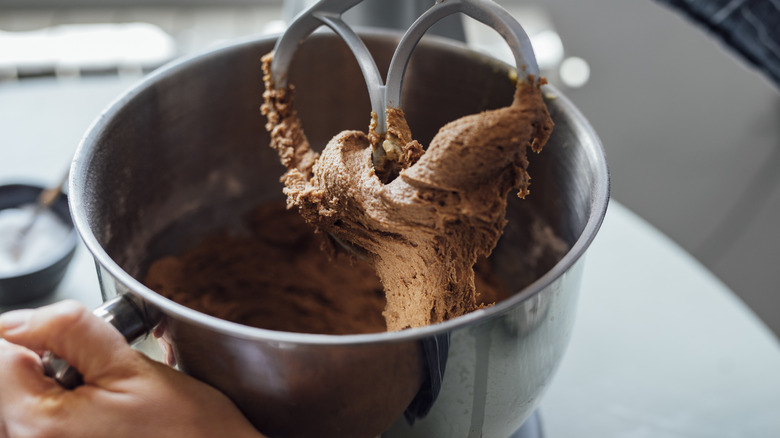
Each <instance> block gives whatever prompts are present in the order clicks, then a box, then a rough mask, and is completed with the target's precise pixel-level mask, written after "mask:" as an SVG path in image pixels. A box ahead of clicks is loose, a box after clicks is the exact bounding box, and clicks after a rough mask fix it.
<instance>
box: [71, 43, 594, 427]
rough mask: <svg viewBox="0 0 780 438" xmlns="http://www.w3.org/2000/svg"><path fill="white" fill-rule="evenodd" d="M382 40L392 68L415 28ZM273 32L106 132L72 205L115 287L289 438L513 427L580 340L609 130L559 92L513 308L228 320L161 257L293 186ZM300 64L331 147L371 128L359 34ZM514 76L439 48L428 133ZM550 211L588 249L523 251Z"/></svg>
mask: <svg viewBox="0 0 780 438" xmlns="http://www.w3.org/2000/svg"><path fill="white" fill-rule="evenodd" d="M364 37H365V39H366V42H367V45H368V47H369V48H370V49H371V50H372V52H373V53H374V54H375V56H376V58H377V60H378V61H377V63H378V65H379V68H380V69H381V70H385V68H386V65H387V62H388V61H389V56H390V55H391V54H392V51H393V49H394V47H395V44H396V42H397V39H398V36H397V35H395V34H390V33H368V34H364ZM273 42H274V39H272V38H259V39H253V40H249V41H245V42H239V43H235V44H232V45H230V46H227V47H224V48H219V49H215V50H213V51H211V52H208V53H205V54H203V55H200V56H196V57H193V58H189V59H185V60H182V61H179V62H176V63H174V64H172V65H170V66H167V67H165V68H163V69H161V70H159V71H157V72H156V73H154V74H152V75H150V76H149V77H148V78H147V79H146V80H144V81H143V82H142V83H141V84H140V85H138V86H137V87H135V88H134V89H132V90H131V91H129V92H128V93H127V94H126V95H124V96H122V97H121V98H119V99H118V100H117V101H116V102H115V103H114V104H113V105H112V106H111V107H110V108H109V109H108V110H107V111H106V112H105V113H104V114H102V115H101V116H100V117H99V119H98V120H97V121H96V122H95V123H94V124H93V126H92V127H91V128H90V130H89V132H88V133H87V135H86V136H85V138H84V140H83V143H82V144H81V146H80V148H79V150H78V152H77V154H76V158H75V161H74V164H73V168H72V172H71V175H72V177H71V181H70V194H71V196H70V200H71V207H72V211H73V215H74V218H75V223H76V227H77V229H78V231H79V233H80V234H81V236H82V238H83V239H84V241H85V242H86V245H87V247H88V248H89V250H90V251H91V252H92V254H93V255H94V257H95V259H96V261H97V266H98V272H99V277H100V283H101V286H102V293H103V296H104V298H105V299H106V300H108V299H110V298H112V297H115V296H117V295H119V294H125V296H126V297H127V298H128V299H129V301H130V302H132V303H134V304H135V305H136V306H137V308H138V309H140V313H141V314H143V318H145V323H146V324H147V325H148V326H152V325H154V324H156V323H157V322H158V321H160V320H164V321H165V327H167V328H166V334H165V337H166V339H167V340H168V341H169V342H170V343H171V345H172V347H173V350H174V353H175V356H176V358H177V361H178V364H179V366H180V368H181V369H182V370H183V371H184V372H186V373H189V374H191V375H193V376H195V377H196V378H198V379H201V380H203V381H205V382H208V383H210V384H212V385H214V386H216V387H217V388H219V389H220V390H222V391H223V392H225V393H226V394H227V395H228V396H229V397H230V398H232V399H233V400H234V401H235V402H236V404H237V405H238V406H239V407H240V409H241V410H242V411H243V412H244V413H245V414H246V416H247V417H248V418H249V419H250V420H251V421H252V422H253V423H254V424H255V425H256V426H257V427H258V428H259V429H260V430H261V431H263V432H265V433H267V434H268V435H269V436H272V437H312V436H318V437H341V438H344V437H357V438H368V437H374V436H376V435H379V434H382V436H384V437H425V438H432V437H445V438H457V437H473V436H481V437H496V438H506V437H508V436H510V435H512V434H513V433H514V431H516V430H517V429H518V428H519V427H520V426H521V425H522V424H523V422H524V421H525V420H526V418H528V416H529V415H530V414H531V413H532V412H533V411H534V409H535V407H536V405H537V403H538V401H539V399H540V397H541V395H542V394H543V393H544V390H545V388H546V387H547V386H548V384H549V382H550V379H552V377H553V374H554V373H555V370H556V367H557V365H558V363H559V361H560V360H561V356H562V354H563V352H564V349H565V348H566V344H567V342H568V339H569V335H570V332H571V329H572V323H573V321H574V315H575V307H576V302H577V293H578V287H579V283H580V277H581V273H582V269H583V259H582V256H583V255H584V253H585V250H586V249H587V247H588V245H589V244H590V242H591V241H592V239H593V238H594V236H595V235H596V232H597V231H598V228H599V226H600V224H601V221H602V219H603V217H604V214H605V211H606V206H607V202H608V175H607V167H606V163H605V159H604V153H603V150H602V147H601V145H600V143H599V140H598V138H597V136H596V134H595V133H594V131H593V129H592V128H591V127H590V125H589V124H588V122H587V121H586V120H585V118H583V116H582V115H581V114H580V113H579V112H578V111H577V109H576V108H575V107H574V106H573V105H572V104H571V103H570V102H569V101H568V100H567V99H566V98H565V97H564V96H562V95H561V94H560V93H559V92H558V91H557V90H555V89H553V88H551V87H550V88H548V89H547V90H546V92H547V94H548V95H549V101H548V104H549V108H550V111H551V114H552V117H553V119H554V121H555V123H556V126H555V131H554V133H553V137H552V139H551V141H550V144H549V145H548V146H547V148H546V149H545V150H544V152H543V153H542V154H541V155H538V156H533V157H531V160H532V161H531V165H530V172H531V174H532V176H533V185H532V193H531V195H530V196H529V197H528V198H527V199H526V200H524V201H520V200H516V199H513V200H511V202H510V206H509V211H508V219H509V225H508V228H507V233H505V235H504V237H503V238H502V240H501V242H500V244H499V246H498V247H497V249H496V251H495V253H494V255H493V257H492V258H491V260H492V264H493V268H494V269H495V270H496V272H497V273H498V275H499V276H500V277H501V278H502V281H504V282H505V283H506V285H508V286H509V287H511V288H512V290H515V291H516V293H515V294H514V295H513V296H512V297H511V298H509V299H507V300H505V301H503V302H500V303H498V304H496V305H495V306H492V307H490V308H486V309H483V310H479V311H477V312H473V313H471V314H468V315H465V316H462V317H459V318H456V319H453V320H451V321H448V322H445V323H442V324H437V325H433V326H428V327H422V328H414V329H410V330H404V331H401V332H392V333H377V334H365V335H346V336H328V335H315V334H300V333H287V332H276V331H269V330H263V329H258V328H252V327H247V326H242V325H239V324H235V323H231V322H227V321H224V320H220V319H217V318H214V317H211V316H208V315H205V314H202V313H199V312H196V311H194V310H191V309H188V308H186V307H183V306H181V305H179V304H177V303H175V302H172V301H170V300H168V299H166V298H164V297H162V296H161V295H158V294H157V293H155V292H154V291H153V290H150V289H149V288H147V287H146V286H144V285H143V284H142V283H141V281H140V279H142V278H143V276H144V275H145V270H146V268H147V267H148V265H149V263H150V262H151V261H153V260H155V259H156V258H158V257H160V256H162V255H166V254H171V253H177V252H179V251H181V250H183V249H185V248H188V247H190V246H192V245H194V244H196V243H197V241H198V239H199V238H200V237H202V236H204V235H206V234H208V233H210V232H213V231H215V230H217V229H221V228H223V227H226V226H227V227H230V226H237V225H236V222H237V220H238V218H239V216H240V213H241V212H243V211H246V210H248V209H250V208H251V207H254V206H256V205H257V204H259V203H261V202H266V201H271V200H277V199H280V198H281V196H282V195H281V186H280V183H279V177H280V175H281V173H282V167H281V165H280V164H279V160H278V158H277V157H276V155H275V152H274V151H272V150H271V149H270V148H269V147H268V143H269V138H268V134H267V133H266V132H265V130H264V127H263V125H264V119H263V117H262V116H261V114H260V112H259V110H258V108H259V106H260V104H261V99H262V98H261V93H262V91H263V85H262V80H261V72H260V58H261V56H262V55H263V54H265V53H266V52H268V51H269V50H270V49H271V48H272V47H273ZM296 56H297V57H296V61H295V62H294V63H293V66H292V68H291V79H290V82H291V83H293V84H295V85H296V87H297V88H296V90H297V91H296V98H297V100H296V106H297V108H298V110H299V113H300V115H301V118H302V120H303V123H304V127H305V129H306V132H307V134H308V136H309V139H310V140H311V141H312V144H314V145H324V144H325V143H326V141H327V140H328V139H329V138H330V137H331V136H333V135H334V134H336V133H337V132H339V131H340V130H342V129H362V130H365V129H366V127H367V125H368V122H369V117H368V114H369V102H368V96H367V94H366V92H365V89H364V87H365V85H364V82H363V79H362V76H361V74H360V71H359V69H358V67H357V64H356V63H355V61H354V59H353V58H352V55H351V54H350V53H349V52H348V51H347V50H346V47H345V46H344V45H343V43H342V42H341V41H340V40H338V39H336V38H333V37H332V36H331V35H329V34H327V33H323V34H317V35H315V36H314V37H312V38H310V39H308V40H307V41H306V42H305V43H304V44H303V45H302V46H301V48H300V50H299V52H298V53H297V55H296ZM509 70H510V68H509V67H508V66H505V65H503V64H500V63H498V62H495V61H492V60H490V59H489V58H486V57H485V56H482V55H479V54H476V53H474V52H471V51H468V50H466V49H465V48H464V47H462V46H460V45H457V44H455V43H448V42H446V41H443V40H436V39H431V40H428V41H425V40H424V41H423V42H422V43H421V44H420V46H419V47H418V48H417V50H416V52H415V54H414V56H413V58H412V61H411V63H410V65H409V70H408V73H407V76H406V81H405V83H404V87H405V88H404V109H405V110H406V114H407V116H408V119H409V122H410V125H411V128H412V132H413V133H414V134H415V136H416V137H417V138H418V139H420V140H421V141H422V142H423V144H425V143H426V142H427V141H428V140H430V138H431V137H432V136H433V135H434V134H435V132H436V131H437V129H438V128H439V127H440V126H442V125H443V124H444V123H446V122H448V121H450V120H453V119H455V118H457V117H460V116H462V115H465V114H470V113H475V112H478V111H481V110H484V109H487V108H495V107H499V106H503V105H506V104H508V103H509V102H510V101H511V97H512V94H513V90H514V88H513V87H514V85H513V83H512V80H511V78H510V76H511V74H510V71H509ZM533 217H541V218H543V219H544V220H545V221H547V222H548V223H549V224H550V225H551V226H552V227H553V228H554V229H555V231H556V232H557V234H558V235H559V236H561V237H562V238H563V239H564V240H566V241H567V242H568V243H569V244H570V245H571V250H570V251H569V252H568V253H567V254H566V255H565V256H564V257H563V258H562V259H560V260H558V261H557V262H555V261H553V262H552V263H549V264H547V265H540V266H535V267H534V266H529V265H528V264H527V263H525V262H524V261H523V255H524V254H525V253H526V252H527V251H528V247H529V245H530V243H529V242H530V239H529V237H528V232H527V229H528V223H529V221H530V220H531V218H533ZM258 269H262V267H258ZM529 275H530V276H529Z"/></svg>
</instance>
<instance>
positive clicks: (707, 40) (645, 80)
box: [0, 0, 780, 333]
mask: <svg viewBox="0 0 780 438" xmlns="http://www.w3.org/2000/svg"><path fill="white" fill-rule="evenodd" d="M29 3H32V2H29ZM226 3H229V2H226ZM272 3H273V2H258V3H257V4H258V5H259V6H256V7H228V6H219V7H213V8H210V9H196V10H192V9H188V8H177V7H167V8H148V7H146V8H140V7H134V8H129V9H128V8H124V9H119V10H113V9H110V10H109V9H88V10H84V9H71V10H60V11H46V10H38V11H34V12H30V11H25V10H3V9H0V29H2V30H21V29H24V28H29V27H30V26H35V25H38V26H41V25H47V24H51V23H62V22H83V21H87V22H101V21H135V20H146V21H151V22H153V23H155V24H158V25H160V26H161V27H163V28H164V29H166V30H168V31H169V32H170V33H171V34H172V35H173V36H174V37H176V39H177V40H178V41H179V42H180V44H181V48H182V50H183V51H184V52H189V51H192V50H196V49H200V48H203V47H205V46H207V45H209V44H212V43H214V42H215V41H224V40H227V39H230V38H234V37H236V36H237V35H247V34H252V33H257V32H260V31H262V30H263V29H264V28H266V25H267V24H268V21H269V20H270V19H272V18H278V17H279V13H278V7H277V6H274V5H273V4H272ZM503 3H504V4H506V5H507V6H508V7H510V8H512V7H514V6H517V5H522V6H527V5H535V6H540V7H541V8H543V10H544V11H546V12H547V13H548V14H549V16H550V17H551V18H552V21H553V23H554V25H555V27H556V29H557V31H558V32H559V34H560V35H561V37H562V40H563V44H564V48H565V50H566V54H567V55H573V56H579V57H582V58H584V59H586V60H587V61H588V63H589V64H590V66H591V79H590V81H589V82H588V83H587V84H586V85H585V86H584V87H582V88H578V89H568V90H566V94H567V95H568V96H569V97H570V98H571V99H572V100H573V101H574V102H575V103H576V104H577V105H578V106H579V107H580V109H581V110H582V111H583V113H584V114H585V115H586V116H587V117H588V118H589V119H590V120H591V122H592V123H593V125H594V126H595V128H596V130H597V131H598V132H599V134H600V136H601V138H602V140H603V141H604V144H605V147H606V149H607V156H608V160H609V163H610V167H611V174H612V190H613V192H612V193H613V196H614V197H615V198H616V199H618V200H619V201H621V202H622V203H624V204H625V205H627V206H628V207H630V208H631V209H632V210H634V211H636V212H637V213H639V214H640V215H641V216H642V217H644V218H646V219H647V220H648V221H649V222H651V223H652V224H654V225H655V226H657V227H658V228H660V229H661V230H663V231H664V232H665V233H667V234H668V235H669V236H671V237H672V238H673V239H674V240H675V241H677V242H678V243H679V244H680V245H681V246H682V247H684V248H685V249H687V250H688V251H689V252H691V253H692V254H693V255H694V256H695V257H697V258H698V259H699V260H700V261H701V262H702V263H703V264H705V265H706V266H707V267H708V268H710V269H711V270H712V271H713V272H715V274H716V275H717V276H718V277H719V278H721V279H722V280H723V281H724V282H725V283H726V284H727V285H728V286H730V287H731V288H732V289H733V290H734V291H735V292H736V293H737V294H738V295H739V296H740V297H741V298H742V299H743V300H744V301H745V302H746V303H747V304H748V305H749V306H750V307H751V308H752V309H753V310H754V311H755V312H756V313H757V314H758V315H759V316H760V317H761V318H762V319H763V320H764V321H765V322H766V323H767V324H768V325H769V326H770V327H771V328H772V329H773V330H774V331H775V333H780V288H779V287H778V284H780V266H778V265H779V263H778V262H780V233H778V232H777V231H776V229H775V224H778V223H780V93H778V91H777V90H778V89H777V88H776V87H774V86H773V85H771V84H770V83H769V82H768V81H767V80H765V79H764V78H763V77H762V76H760V75H759V74H758V73H756V72H754V71H752V70H750V69H749V68H747V67H746V66H744V64H742V62H741V61H740V60H738V59H737V58H736V57H735V56H733V55H732V54H731V53H729V52H727V51H726V50H724V49H723V48H722V47H721V46H720V45H719V44H718V43H716V42H715V41H714V40H713V39H712V38H711V37H709V36H708V35H706V33H705V32H704V31H703V30H700V29H699V28H697V27H695V26H694V25H692V24H691V23H689V22H688V21H686V20H685V19H684V18H682V17H680V16H679V15H678V14H677V13H676V12H674V11H672V10H670V9H667V8H666V7H665V6H663V5H661V4H658V3H655V2H653V1H650V0H644V1H634V2H625V1H621V0H587V1H578V2H572V1H570V0H546V1H539V2H535V3H531V2H519V1H504V2H503ZM269 4H270V5H269ZM518 10H519V9H518ZM518 18H519V19H520V21H522V17H518ZM615 269H616V270H617V269H620V266H615ZM668 281H670V282H673V281H674V278H670V279H668ZM626 293H631V291H630V290H629V289H627V290H626ZM669 305H670V306H673V305H674V303H673V302H670V303H669Z"/></svg>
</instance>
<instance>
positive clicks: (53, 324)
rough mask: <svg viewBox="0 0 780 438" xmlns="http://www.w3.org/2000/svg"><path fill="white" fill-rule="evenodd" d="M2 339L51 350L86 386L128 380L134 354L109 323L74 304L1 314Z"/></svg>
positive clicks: (28, 346) (35, 348)
mask: <svg viewBox="0 0 780 438" xmlns="http://www.w3.org/2000/svg"><path fill="white" fill-rule="evenodd" d="M0 336H2V337H4V338H5V339H7V340H8V341H10V342H12V343H15V344H18V345H21V346H24V347H26V348H28V349H30V350H36V351H41V350H46V351H51V352H52V353H54V354H55V355H57V356H59V357H60V358H62V359H63V360H65V361H66V362H68V363H69V364H70V365H71V366H73V367H75V368H76V369H77V370H79V372H80V373H81V374H82V376H83V377H84V382H85V383H97V382H99V381H100V380H102V379H105V378H122V377H126V376H127V373H128V372H132V371H133V370H132V367H128V366H127V365H128V364H132V363H133V362H134V359H135V358H136V355H135V352H134V351H133V350H132V349H131V348H130V346H128V345H127V342H126V341H125V339H124V337H122V335H121V334H120V333H119V332H118V331H117V330H116V329H114V328H113V326H111V325H110V324H107V323H106V322H105V321H103V320H101V319H100V318H98V317H97V316H95V315H93V314H92V312H90V311H89V310H87V309H86V308H85V307H84V306H82V305H81V304H79V303H77V302H75V301H63V302H60V303H57V304H53V305H50V306H46V307H41V308H39V309H35V310H21V311H12V312H8V313H5V314H3V315H0Z"/></svg>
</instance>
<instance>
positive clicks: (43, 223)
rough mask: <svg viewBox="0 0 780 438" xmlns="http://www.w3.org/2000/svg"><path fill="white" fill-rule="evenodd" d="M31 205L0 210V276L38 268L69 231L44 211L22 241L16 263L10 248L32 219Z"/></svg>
mask: <svg viewBox="0 0 780 438" xmlns="http://www.w3.org/2000/svg"><path fill="white" fill-rule="evenodd" d="M34 211H35V205H33V204H30V205H24V206H22V207H20V208H6V209H4V210H0V276H5V277H8V276H12V275H16V274H21V273H24V272H26V271H29V270H30V269H32V268H36V267H42V266H43V264H44V263H45V262H46V261H47V260H50V259H51V258H52V257H53V256H54V255H55V254H54V253H55V252H58V250H59V248H61V247H62V246H63V245H64V244H65V242H66V241H67V239H68V236H69V234H70V228H69V227H68V226H67V225H66V224H65V223H64V222H63V221H62V220H61V219H60V218H59V217H57V215H55V214H54V213H53V212H52V211H50V210H48V209H47V210H44V211H42V212H41V213H40V217H38V219H37V220H36V221H35V224H34V225H33V227H32V228H31V229H30V231H29V232H28V233H27V236H26V237H25V238H24V243H23V250H22V253H21V255H20V257H19V259H18V260H16V259H14V257H13V254H11V247H12V245H13V242H14V240H15V239H16V236H17V234H18V233H19V231H20V230H21V229H22V228H24V227H25V226H26V225H27V224H28V223H29V221H30V219H32V215H33V212H34Z"/></svg>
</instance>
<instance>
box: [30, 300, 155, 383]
mask: <svg viewBox="0 0 780 438" xmlns="http://www.w3.org/2000/svg"><path fill="white" fill-rule="evenodd" d="M146 307H147V306H143V305H142V304H140V303H138V302H136V300H135V299H134V298H132V297H131V296H129V295H127V294H123V295H119V296H117V297H114V298H112V299H111V300H109V301H106V302H105V303H104V304H103V305H102V306H100V307H98V308H97V309H95V310H94V311H93V312H92V313H94V314H95V315H97V316H98V317H99V318H101V319H102V320H104V321H106V322H107V323H109V324H111V325H112V326H114V328H116V329H117V330H119V333H121V334H122V336H124V337H125V339H126V340H127V342H128V343H129V344H131V345H132V344H133V343H135V342H136V341H138V340H140V339H141V338H143V337H145V336H146V335H147V334H149V332H151V330H152V329H153V328H154V326H156V325H157V323H158V322H159V321H160V316H159V314H158V312H148V311H144V310H143V309H144V308H146ZM41 360H42V361H43V370H44V373H45V374H46V375H47V376H48V377H51V378H53V379H54V380H56V381H57V383H59V384H60V385H61V386H62V387H63V388H65V389H73V388H76V387H77V386H80V385H82V384H83V383H84V379H83V378H82V376H81V373H79V372H78V370H77V369H75V368H73V367H72V366H70V365H69V364H68V363H67V362H65V361H64V360H63V359H61V358H59V357H57V356H55V355H54V354H52V352H50V351H47V352H45V353H44V354H43V357H42V359H41Z"/></svg>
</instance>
